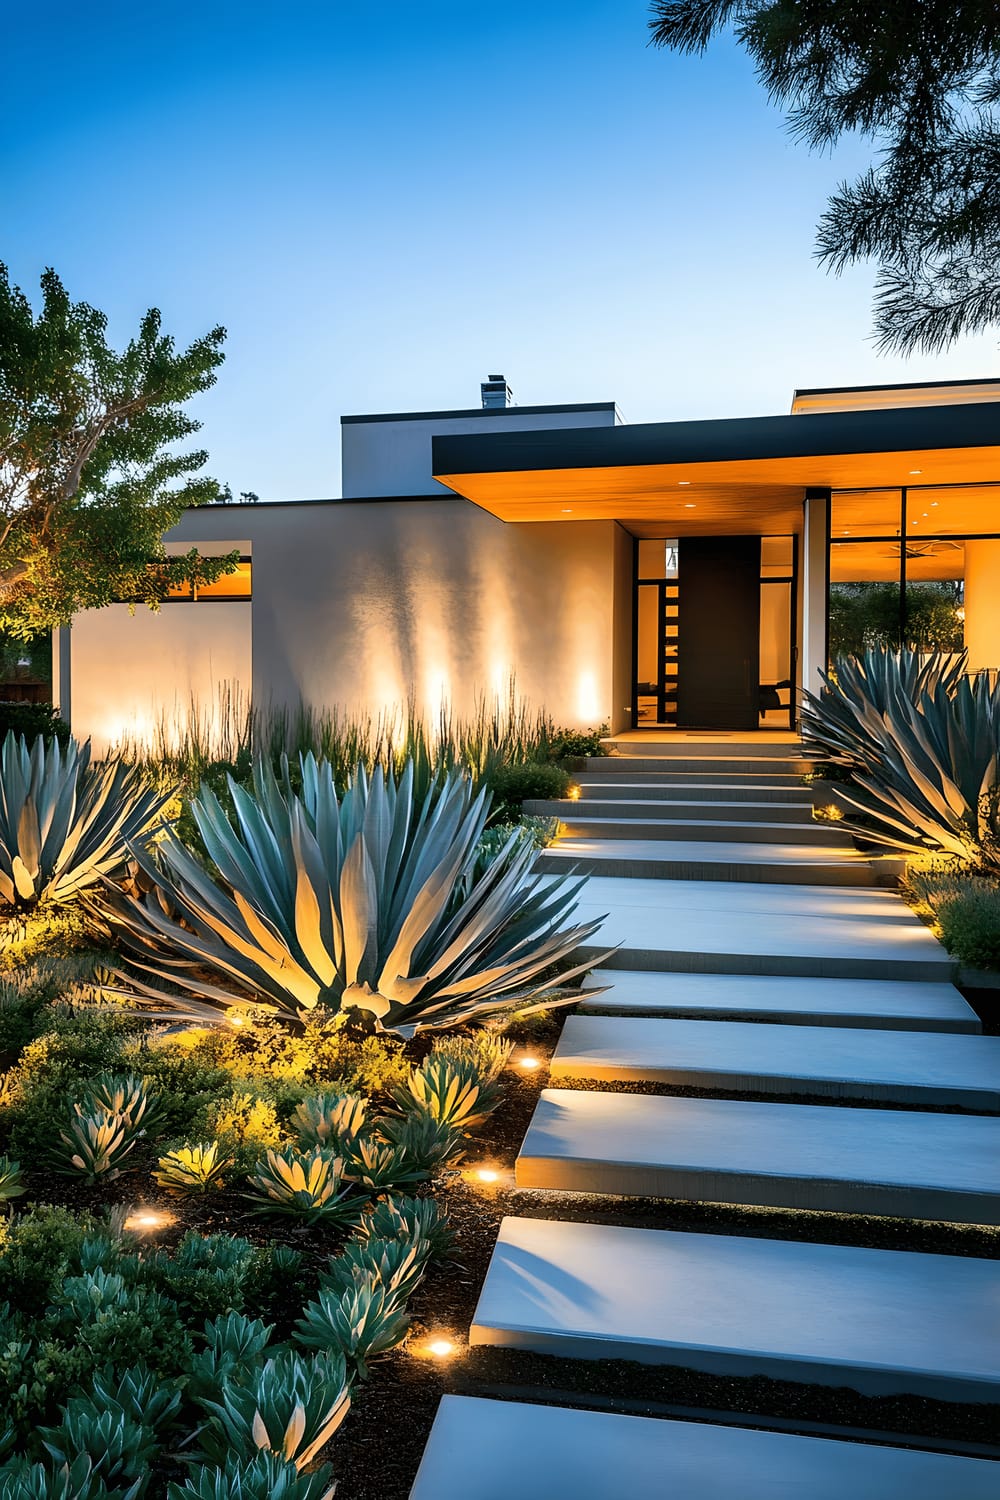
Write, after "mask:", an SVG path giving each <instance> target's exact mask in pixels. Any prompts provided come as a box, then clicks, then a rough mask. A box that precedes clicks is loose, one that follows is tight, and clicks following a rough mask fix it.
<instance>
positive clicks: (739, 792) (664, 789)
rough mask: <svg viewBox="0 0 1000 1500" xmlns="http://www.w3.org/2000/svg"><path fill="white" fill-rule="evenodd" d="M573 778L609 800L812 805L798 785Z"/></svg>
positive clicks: (584, 790) (584, 774) (588, 792)
mask: <svg viewBox="0 0 1000 1500" xmlns="http://www.w3.org/2000/svg"><path fill="white" fill-rule="evenodd" d="M573 780H574V781H575V782H576V784H577V785H578V786H579V787H580V790H581V793H582V796H583V797H584V798H589V797H590V796H596V797H600V798H609V799H619V798H620V799H624V800H632V801H638V800H641V801H653V802H660V801H664V802H670V801H677V802H682V803H683V802H689V801H692V800H693V801H695V802H704V803H717V802H722V803H730V802H749V803H761V802H767V803H782V804H789V803H791V804H794V805H796V806H799V807H805V806H808V807H810V808H811V807H812V803H811V802H808V803H807V802H805V801H804V800H803V798H804V797H805V796H806V788H805V787H803V786H802V785H801V784H800V783H798V782H796V783H795V785H788V786H785V785H777V784H776V785H774V786H770V785H761V784H760V783H758V782H734V781H732V780H729V781H726V780H722V781H709V782H706V781H690V780H684V781H680V782H666V781H664V780H663V778H662V777H660V776H656V775H653V774H650V775H648V776H645V777H640V776H629V777H628V778H627V779H623V780H620V781H619V780H611V779H609V778H607V777H605V776H602V775H600V774H598V773H596V772H586V771H577V772H575V773H574V775H573Z"/></svg>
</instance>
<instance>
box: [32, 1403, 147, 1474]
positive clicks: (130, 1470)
mask: <svg viewBox="0 0 1000 1500" xmlns="http://www.w3.org/2000/svg"><path fill="white" fill-rule="evenodd" d="M39 1434H40V1437H41V1440H42V1444H43V1446H44V1447H45V1449H46V1451H47V1452H48V1453H49V1454H50V1455H51V1457H52V1458H53V1459H54V1460H55V1462H56V1464H66V1465H69V1466H70V1467H72V1465H73V1464H74V1463H75V1462H76V1461H77V1460H78V1459H80V1458H87V1459H89V1460H90V1463H91V1465H92V1469H93V1476H94V1478H96V1479H99V1480H100V1481H101V1483H102V1484H104V1485H106V1486H107V1487H108V1488H109V1489H114V1488H119V1487H124V1486H126V1485H133V1486H135V1485H138V1488H136V1489H134V1490H133V1491H132V1493H134V1494H136V1495H141V1494H142V1493H143V1491H144V1489H145V1487H146V1483H147V1482H148V1479H149V1470H150V1465H151V1463H152V1461H153V1459H154V1458H155V1457H156V1453H157V1444H156V1441H155V1439H154V1437H153V1434H152V1431H151V1430H150V1428H149V1427H147V1426H146V1424H145V1423H143V1422H137V1421H135V1420H134V1419H133V1418H132V1417H130V1416H129V1415H128V1413H127V1412H126V1411H125V1410H124V1409H123V1408H122V1407H120V1406H118V1405H117V1404H113V1405H110V1406H105V1405H103V1404H101V1403H99V1402H97V1401H94V1400H92V1399H91V1398H90V1397H88V1396H71V1397H70V1399H69V1400H68V1401H67V1402H66V1405H65V1406H64V1407H63V1415H62V1421H61V1422H60V1423H59V1424H58V1426H55V1427H42V1428H40V1429H39Z"/></svg>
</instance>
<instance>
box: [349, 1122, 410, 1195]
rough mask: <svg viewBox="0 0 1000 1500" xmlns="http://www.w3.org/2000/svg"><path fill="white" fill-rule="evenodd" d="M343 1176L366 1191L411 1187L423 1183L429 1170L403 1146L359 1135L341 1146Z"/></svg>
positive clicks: (384, 1190) (375, 1191)
mask: <svg viewBox="0 0 1000 1500" xmlns="http://www.w3.org/2000/svg"><path fill="white" fill-rule="evenodd" d="M343 1161H344V1178H345V1180H346V1181H348V1182H355V1183H357V1185H358V1186H359V1187H361V1188H364V1189H366V1191H367V1192H368V1193H371V1194H374V1193H383V1192H386V1191H387V1190H388V1189H390V1188H407V1187H414V1186H415V1185H416V1184H417V1183H419V1182H426V1180H427V1178H428V1177H429V1176H430V1169H429V1168H428V1167H426V1166H424V1165H423V1164H422V1163H421V1162H418V1161H415V1160H414V1159H413V1158H412V1157H411V1156H409V1155H408V1153H407V1151H406V1149H405V1147H404V1146H402V1145H400V1144H397V1143H394V1142H392V1141H384V1140H378V1139H376V1138H375V1137H373V1136H368V1135H362V1136H358V1137H357V1139H356V1140H353V1141H351V1142H350V1144H349V1145H347V1146H346V1147H345V1148H344V1158H343Z"/></svg>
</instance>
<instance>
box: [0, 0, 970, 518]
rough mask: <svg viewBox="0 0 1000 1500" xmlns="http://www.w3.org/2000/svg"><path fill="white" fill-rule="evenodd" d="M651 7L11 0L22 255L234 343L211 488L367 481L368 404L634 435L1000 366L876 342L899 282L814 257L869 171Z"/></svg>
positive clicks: (304, 489)
mask: <svg viewBox="0 0 1000 1500" xmlns="http://www.w3.org/2000/svg"><path fill="white" fill-rule="evenodd" d="M646 20H647V6H646V4H645V0H574V3H572V4H569V3H563V0H555V3H545V0H541V3H540V0H496V3H495V4H490V3H480V0H475V3H473V0H423V3H419V4H417V3H413V0H410V3H407V4H401V3H396V0H378V3H375V0H354V3H342V0H327V3H325V4H312V3H299V0H286V3H284V4H278V3H271V4H262V3H257V0H245V3H242V4H229V3H218V0H202V3H200V4H193V3H191V0H173V3H170V0H166V3H164V0H161V3H155V0H154V3H153V4H151V5H136V4H135V3H134V0H129V3H127V4H125V3H121V0H102V3H100V4H98V5H94V6H81V5H79V4H73V5H68V4H63V3H52V0H36V3H35V4H33V5H31V6H29V5H27V4H24V3H22V4H16V5H14V4H12V5H10V6H9V7H8V9H7V13H6V17H5V28H4V29H5V36H4V54H5V55H4V88H3V97H2V100H0V173H2V177H0V182H2V214H3V223H2V235H0V259H3V260H4V261H6V262H7V264H8V265H9V267H10V269H11V272H12V275H13V276H14V278H15V279H16V280H17V281H18V282H19V283H20V284H21V285H22V286H23V287H24V288H25V289H26V290H28V291H29V292H30V293H32V294H33V295H34V294H35V293H36V292H37V282H38V277H39V275H40V273H41V271H42V269H43V268H44V267H45V266H46V265H52V266H54V267H55V268H56V269H57V270H58V271H59V273H60V275H61V276H62V277H63V279H64V281H65V282H66V285H67V287H68V289H69V291H70V294H71V295H72V296H73V297H75V298H78V299H81V300H86V301H89V302H92V303H94V304H95V305H96V306H99V307H101V308H103V309H104V310H105V311H106V312H107V313H108V315H109V318H110V320H111V330H112V335H113V337H114V338H115V339H116V340H117V341H119V342H124V340H125V339H126V338H127V337H128V336H129V334H130V333H131V331H132V330H133V328H134V327H135V324H136V321H137V319H138V318H139V316H140V315H141V313H142V311H143V310H144V309H145V308H146V307H147V306H149V305H151V304H152V305H156V306H158V307H160V308H161V309H162V311H163V315H164V322H165V326H166V327H167V328H168V329H169V330H170V331H171V332H173V333H175V334H176V336H177V337H178V339H189V338H191V337H193V336H195V335H196V334H198V333H199V332H201V331H203V330H205V329H207V328H209V327H211V326H212V325H214V324H215V323H222V324H224V325H225V326H226V327H227V328H228V330H229V341H228V346H227V347H228V353H227V360H226V364H225V366H224V367H223V370H222V372H221V375H220V378H219V382H218V385H217V387H216V388H215V390H214V391H213V392H211V393H210V394H209V395H208V396H205V397H203V398H201V399H200V401H199V402H198V403H197V407H196V411H197V415H199V416H200V417H201V419H202V420H203V422H204V430H203V433H202V434H201V439H202V441H203V442H204V444H205V446H207V447H208V449H209V451H210V454H211V463H210V468H211V472H212V473H214V474H215V475H217V477H218V478H219V479H220V480H223V481H228V482H229V483H230V484H231V485H232V488H233V490H234V491H239V490H242V489H253V490H255V491H257V492H259V494H260V495H261V497H262V498H263V499H291V498H303V497H312V496H324V495H335V494H337V493H338V491H339V442H340V433H339V416H340V414H341V413H342V412H370V411H396V410H403V411H406V410H420V409H430V410H433V409H439V408H450V407H469V406H474V405H476V404H477V403H478V399H479V381H480V380H481V379H483V378H485V376H486V375H487V374H488V373H490V372H493V371H502V372H503V373H504V374H506V375H507V377H508V379H509V380H510V382H511V384H512V386H513V389H514V395H515V399H516V400H517V401H518V402H520V403H522V404H525V405H527V404H534V403H541V402H564V401H565V402H571V401H604V400H611V399H614V400H616V401H617V402H618V404H619V406H620V407H621V410H622V412H623V414H624V416H625V418H626V420H627V421H630V422H648V421H663V420H670V419H673V418H686V417H699V416H705V417H708V416H736V415H749V414H754V413H765V412H776V411H786V410H787V409H788V404H789V400H790V397H791V392H792V390H793V388H794V387H795V386H796V385H799V386H812V385H833V384H837V383H843V384H859V383H863V382H866V381H878V382H885V381H891V380H896V379H904V380H926V379H933V378H937V377H941V378H955V377H958V376H988V375H994V374H996V373H997V369H998V365H1000V360H998V357H997V337H996V336H989V337H984V338H980V339H976V340H968V341H966V342H964V343H963V344H961V345H958V346H956V347H954V348H953V349H952V350H950V351H949V352H948V353H947V354H946V355H944V356H941V357H938V358H933V359H931V358H914V359H911V360H908V361H906V360H902V359H900V358H898V357H892V358H885V357H879V356H877V355H876V354H875V352H874V348H873V346H872V343H871V341H870V293H871V285H872V280H873V272H872V270H871V268H868V267H861V268H856V269H854V270H852V271H851V272H850V273H849V274H847V275H845V276H843V277H841V278H839V279H837V278H834V277H831V276H828V275H826V274H825V273H824V272H822V271H821V270H820V269H819V268H818V267H817V265H816V263H815V261H814V259H813V242H814V230H815V223H816V220H817V217H818V215H819V214H820V212H821V210H822V207H823V204H824V201H825V198H826V195H827V193H828V192H829V191H830V189H831V188H832V187H834V186H835V185H836V183H837V182H838V180H840V179H842V178H843V177H845V176H849V175H853V173H854V172H855V171H856V170H857V169H858V168H859V167H861V166H863V165H864V163H865V162H866V161H867V160H868V152H867V150H866V148H864V146H863V145H861V144H859V143H849V144H848V145H846V146H845V147H844V148H843V149H842V150H840V151H839V152H838V153H837V154H836V155H835V156H834V157H833V158H830V157H820V156H815V155H811V154H810V153H808V152H807V151H806V150H805V149H804V148H803V147H802V146H800V145H798V144H796V143H795V142H794V141H793V140H792V139H791V138H790V136H789V134H788V132H787V130H786V129H785V126H784V123H783V120H782V117H781V115H780V114H779V113H778V112H777V111H776V110H774V109H773V108H771V107H770V106H769V105H768V104H767V102H766V99H765V97H764V95H763V93H762V91H761V89H760V87H759V85H758V84H757V82H756V80H755V78H754V75H753V72H752V69H751V68H750V66H749V64H748V63H747V61H746V59H745V58H744V56H743V55H742V54H741V53H740V52H739V50H738V49H737V48H736V47H735V46H734V45H732V44H731V43H728V42H720V43H718V44H716V45H714V46H713V47H712V48H711V49H710V51H709V52H708V54H707V55H706V56H705V57H704V58H700V59H699V58H684V57H678V56H674V55H673V54H669V53H663V52H656V51H653V50H652V49H650V48H649V47H648V46H647V32H646Z"/></svg>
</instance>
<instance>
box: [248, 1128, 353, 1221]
mask: <svg viewBox="0 0 1000 1500" xmlns="http://www.w3.org/2000/svg"><path fill="white" fill-rule="evenodd" d="M250 1183H251V1186H252V1187H253V1188H254V1189H255V1191H254V1192H252V1193H249V1194H248V1195H247V1196H248V1197H249V1198H250V1199H252V1201H253V1202H254V1203H256V1204H257V1208H256V1210H255V1212H257V1213H260V1214H284V1215H286V1216H288V1217H291V1218H301V1219H305V1220H307V1221H312V1220H315V1219H323V1220H325V1221H326V1222H327V1223H329V1224H355V1223H357V1220H358V1218H359V1216H360V1214H361V1210H362V1207H363V1199H360V1198H358V1196H357V1195H356V1194H352V1193H351V1192H350V1190H349V1188H345V1186H344V1183H345V1177H344V1162H343V1158H342V1157H339V1156H336V1155H335V1154H334V1153H333V1151H331V1150H330V1149H329V1148H328V1147H326V1146H314V1147H313V1149H312V1150H311V1151H296V1149H295V1147H294V1146H283V1147H282V1148H280V1149H272V1150H269V1151H266V1152H265V1153H264V1155H263V1156H262V1158H261V1159H260V1161H259V1162H258V1163H257V1165H256V1167H255V1168H254V1170H253V1173H252V1174H251V1177H250Z"/></svg>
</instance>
